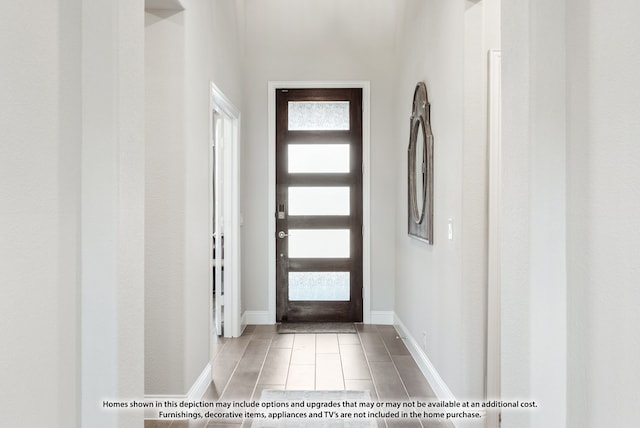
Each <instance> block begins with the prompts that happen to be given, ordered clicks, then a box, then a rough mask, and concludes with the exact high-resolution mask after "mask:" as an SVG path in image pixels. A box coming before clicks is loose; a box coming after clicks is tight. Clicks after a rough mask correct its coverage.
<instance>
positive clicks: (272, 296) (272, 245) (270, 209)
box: [266, 81, 371, 324]
mask: <svg viewBox="0 0 640 428" xmlns="http://www.w3.org/2000/svg"><path fill="white" fill-rule="evenodd" d="M280 88H290V89H307V88H362V321H363V322H364V323H365V324H369V323H370V322H371V215H370V209H369V208H370V201H371V197H370V196H371V195H370V191H371V188H370V182H371V173H370V158H371V150H370V143H371V135H370V123H371V119H370V118H371V114H370V112H371V110H370V82H369V81H269V84H268V90H269V93H268V100H269V107H268V116H269V148H268V150H269V152H268V162H269V194H268V198H269V200H268V204H267V216H268V217H267V218H268V219H269V226H268V227H267V232H266V233H267V244H268V245H269V248H268V252H267V254H268V255H269V256H268V263H269V266H268V270H267V272H268V299H269V306H268V320H269V322H270V323H275V322H276V218H275V212H276V126H275V125H276V96H275V95H276V90H277V89H280Z"/></svg>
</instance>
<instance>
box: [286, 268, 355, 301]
mask: <svg viewBox="0 0 640 428" xmlns="http://www.w3.org/2000/svg"><path fill="white" fill-rule="evenodd" d="M349 280H350V274H349V272H289V300H307V301H313V300H322V301H348V300H349V296H350V292H349Z"/></svg>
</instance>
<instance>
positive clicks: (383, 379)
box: [144, 324, 453, 428]
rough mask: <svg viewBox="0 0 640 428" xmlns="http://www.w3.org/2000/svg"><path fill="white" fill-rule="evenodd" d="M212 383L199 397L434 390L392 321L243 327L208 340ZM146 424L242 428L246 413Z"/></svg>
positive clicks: (398, 397)
mask: <svg viewBox="0 0 640 428" xmlns="http://www.w3.org/2000/svg"><path fill="white" fill-rule="evenodd" d="M214 352H215V354H216V355H215V357H214V359H213V363H212V378H213V381H212V383H211V386H210V387H209V389H208V390H207V392H206V393H205V396H204V397H203V399H205V400H210V401H218V400H221V401H230V400H258V399H259V398H260V395H261V393H262V390H264V389H289V390H301V389H302V390H342V389H347V390H367V391H369V393H370V394H371V397H372V399H373V400H380V401H406V400H412V399H423V400H424V399H433V398H435V395H434V393H433V391H432V390H431V388H430V387H429V385H428V384H427V381H426V380H425V378H424V376H423V375H422V373H421V372H420V369H419V368H418V366H417V365H416V363H415V361H414V360H413V358H412V357H411V355H410V354H409V351H408V350H407V348H406V347H405V345H404V343H403V342H402V340H401V339H399V338H397V333H396V331H395V329H394V328H393V327H392V326H387V325H365V324H357V334H277V333H276V331H275V325H269V326H267V325H259V326H247V328H246V329H245V332H244V334H243V335H242V336H241V337H239V338H235V339H224V338H222V339H220V340H219V343H218V344H217V345H216V347H215V351H214ZM144 426H145V428H205V427H209V428H222V427H229V428H249V427H250V426H251V421H250V420H245V421H243V422H241V421H217V420H200V421H188V420H174V421H168V420H163V421H160V420H146V421H145V424H144ZM378 426H379V427H381V428H384V427H387V428H396V427H403V428H404V427H415V428H420V427H423V428H451V427H453V425H452V424H451V423H450V422H447V421H440V420H433V419H428V420H417V419H415V420H411V419H396V420H393V419H389V420H385V421H383V420H379V421H378Z"/></svg>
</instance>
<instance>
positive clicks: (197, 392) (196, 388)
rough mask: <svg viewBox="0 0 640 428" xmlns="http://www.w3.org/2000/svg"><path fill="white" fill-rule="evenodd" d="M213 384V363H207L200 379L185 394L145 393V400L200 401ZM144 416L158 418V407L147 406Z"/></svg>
mask: <svg viewBox="0 0 640 428" xmlns="http://www.w3.org/2000/svg"><path fill="white" fill-rule="evenodd" d="M210 384H211V363H209V364H207V365H206V367H205V368H204V370H202V373H200V376H198V379H196V381H195V382H194V383H193V385H191V388H189V392H187V393H186V394H184V395H169V394H148V395H147V394H145V396H144V401H147V402H154V401H165V400H170V401H183V400H184V401H200V400H201V399H202V397H203V396H204V393H205V392H206V391H207V388H209V385H210ZM144 418H145V419H157V418H158V409H153V408H145V410H144Z"/></svg>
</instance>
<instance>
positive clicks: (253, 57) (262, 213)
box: [242, 0, 397, 312]
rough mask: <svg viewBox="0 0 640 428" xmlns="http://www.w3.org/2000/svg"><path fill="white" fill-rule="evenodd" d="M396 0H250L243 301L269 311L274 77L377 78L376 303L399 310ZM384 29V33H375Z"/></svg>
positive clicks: (374, 174) (374, 182)
mask: <svg viewBox="0 0 640 428" xmlns="http://www.w3.org/2000/svg"><path fill="white" fill-rule="evenodd" d="M396 13H397V8H396V5H395V2H389V1H385V0H376V1H374V2H371V1H365V0H357V1H349V2H345V1H340V0H330V1H323V2H317V1H311V0H303V1H300V0H272V1H269V2H264V1H260V0H248V1H246V2H245V18H244V21H245V28H246V33H245V49H246V52H245V53H246V57H245V63H244V103H243V105H244V106H245V109H244V111H243V129H242V134H243V144H244V145H243V154H242V165H243V167H242V169H243V176H242V183H243V184H242V185H243V187H242V194H243V196H242V205H243V211H244V222H245V226H244V242H243V254H242V257H243V272H242V276H243V301H244V308H245V309H246V310H250V311H264V312H266V311H267V310H268V296H267V292H268V290H267V278H268V268H269V266H268V263H267V261H268V251H269V247H268V241H267V239H268V237H267V233H266V232H267V230H268V224H269V221H272V219H273V215H274V213H270V212H268V202H269V201H268V200H267V199H268V198H267V195H268V186H267V184H268V181H269V180H268V166H269V165H268V163H267V154H268V150H267V149H268V121H267V95H268V91H267V85H268V82H269V81H295V80H299V81H327V80H328V81H330V80H369V81H370V82H371V177H372V180H371V189H372V190H371V248H372V251H371V266H372V272H371V278H372V280H371V281H372V284H371V302H372V303H371V308H372V310H381V311H391V310H392V309H393V282H394V262H393V249H394V241H393V233H394V231H393V227H392V225H393V224H395V221H396V219H395V212H394V209H393V207H392V205H393V204H392V203H390V201H393V200H394V191H395V189H394V174H393V168H392V167H390V166H391V163H390V159H394V158H395V157H396V156H397V153H396V152H395V151H394V149H393V144H392V141H393V140H394V138H395V136H394V134H393V125H392V123H391V122H390V120H389V114H390V112H391V105H392V104H391V100H392V99H393V92H394V90H395V88H394V86H393V70H394V67H393V62H392V58H393V56H392V52H393V47H394V46H393V37H394V31H395V19H394V18H393V17H394V16H395V14H396ZM372 28H375V29H376V31H371V29H372Z"/></svg>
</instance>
